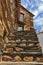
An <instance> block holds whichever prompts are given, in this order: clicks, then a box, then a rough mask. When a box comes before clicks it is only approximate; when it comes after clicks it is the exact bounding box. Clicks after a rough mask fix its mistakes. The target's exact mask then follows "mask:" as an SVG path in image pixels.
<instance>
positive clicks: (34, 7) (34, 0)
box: [21, 0, 43, 33]
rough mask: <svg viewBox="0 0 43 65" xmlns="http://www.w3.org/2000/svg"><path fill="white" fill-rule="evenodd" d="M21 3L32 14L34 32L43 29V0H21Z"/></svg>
mask: <svg viewBox="0 0 43 65" xmlns="http://www.w3.org/2000/svg"><path fill="white" fill-rule="evenodd" d="M21 4H22V5H23V6H24V7H25V8H26V9H27V10H29V11H30V12H32V13H33V14H34V15H35V16H34V21H33V22H34V27H35V29H36V32H37V33H39V32H42V31H43V0H21Z"/></svg>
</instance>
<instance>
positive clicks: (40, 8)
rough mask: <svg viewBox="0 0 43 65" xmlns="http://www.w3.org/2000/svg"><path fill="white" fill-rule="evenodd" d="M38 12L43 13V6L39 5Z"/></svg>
mask: <svg viewBox="0 0 43 65" xmlns="http://www.w3.org/2000/svg"><path fill="white" fill-rule="evenodd" d="M38 10H39V12H41V11H43V4H39V7H38Z"/></svg>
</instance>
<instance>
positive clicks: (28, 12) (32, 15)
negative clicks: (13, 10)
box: [21, 5, 35, 16]
mask: <svg viewBox="0 0 43 65" xmlns="http://www.w3.org/2000/svg"><path fill="white" fill-rule="evenodd" d="M21 7H22V8H23V9H24V10H26V11H27V12H28V13H30V14H31V15H32V16H35V15H34V14H33V13H31V12H30V11H28V10H27V9H26V8H25V7H24V6H22V5H21Z"/></svg>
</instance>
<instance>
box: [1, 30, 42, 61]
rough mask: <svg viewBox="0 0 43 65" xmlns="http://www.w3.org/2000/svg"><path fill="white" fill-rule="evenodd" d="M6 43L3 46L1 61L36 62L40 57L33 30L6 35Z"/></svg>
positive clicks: (40, 52)
mask: <svg viewBox="0 0 43 65" xmlns="http://www.w3.org/2000/svg"><path fill="white" fill-rule="evenodd" d="M7 38H8V42H7V43H5V44H4V47H3V49H2V50H1V52H2V61H14V62H15V61H16V62H18V61H19V62H20V61H24V62H25V61H26V62H29V61H38V58H40V57H42V49H41V47H40V44H39V41H38V38H37V35H36V33H35V30H29V31H17V32H14V33H13V35H12V34H10V35H8V37H7Z"/></svg>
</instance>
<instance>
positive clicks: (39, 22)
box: [34, 17, 43, 26]
mask: <svg viewBox="0 0 43 65" xmlns="http://www.w3.org/2000/svg"><path fill="white" fill-rule="evenodd" d="M35 22H36V23H37V25H41V26H42V25H43V17H42V18H38V19H36V20H34V23H35Z"/></svg>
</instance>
